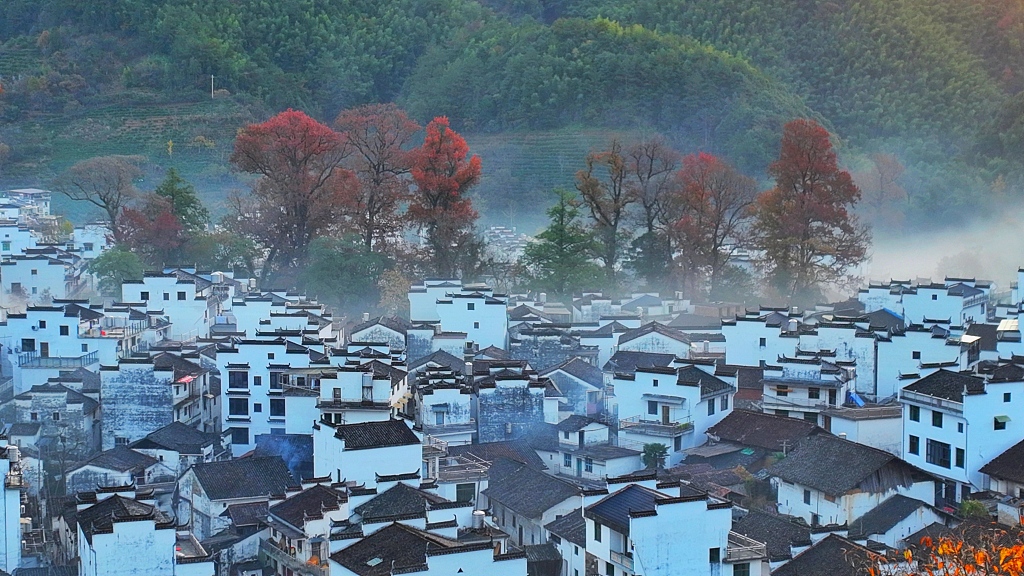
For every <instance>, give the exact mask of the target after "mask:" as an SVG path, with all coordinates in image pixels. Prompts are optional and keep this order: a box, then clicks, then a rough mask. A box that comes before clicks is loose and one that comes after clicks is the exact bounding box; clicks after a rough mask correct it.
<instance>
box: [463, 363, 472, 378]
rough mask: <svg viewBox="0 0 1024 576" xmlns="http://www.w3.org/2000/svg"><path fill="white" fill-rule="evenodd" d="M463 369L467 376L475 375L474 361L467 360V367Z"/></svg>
mask: <svg viewBox="0 0 1024 576" xmlns="http://www.w3.org/2000/svg"><path fill="white" fill-rule="evenodd" d="M463 370H464V371H465V376H466V378H472V377H473V362H472V361H467V362H466V367H465V368H464V369H463Z"/></svg>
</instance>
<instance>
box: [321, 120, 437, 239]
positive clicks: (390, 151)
mask: <svg viewBox="0 0 1024 576" xmlns="http://www.w3.org/2000/svg"><path fill="white" fill-rule="evenodd" d="M334 127H335V129H337V130H338V131H339V132H340V133H341V134H342V136H343V137H344V138H345V144H346V146H348V148H349V151H350V152H351V156H350V157H349V159H348V161H347V163H346V165H347V166H348V167H349V168H351V169H352V171H353V172H355V174H356V178H357V179H358V186H356V187H355V188H354V189H353V190H352V194H351V195H349V196H348V198H347V202H346V205H345V211H346V212H347V214H348V217H349V219H350V224H351V225H352V227H353V228H354V229H355V231H356V232H357V233H358V234H359V236H360V237H361V238H362V242H363V246H364V247H365V248H366V250H368V251H369V250H376V251H382V250H383V248H384V247H385V246H386V245H387V244H388V241H389V240H392V239H394V237H395V236H396V235H397V233H398V231H399V230H400V229H401V227H402V223H401V218H400V216H399V213H398V208H399V205H400V204H401V203H402V202H403V201H404V200H406V199H407V198H408V196H409V187H410V181H409V179H408V177H407V176H406V175H407V174H408V173H409V171H410V169H411V168H412V162H413V154H412V152H411V151H410V150H408V149H407V147H408V144H409V143H410V141H411V140H412V138H413V136H415V134H416V132H417V131H419V129H420V127H419V125H417V124H416V123H415V122H413V121H412V120H410V119H409V117H408V116H407V115H406V113H405V111H404V110H402V109H401V108H399V107H397V106H395V105H394V104H369V105H366V106H360V107H358V108H352V109H350V110H344V111H342V112H341V114H339V115H338V118H337V119H336V120H335V121H334Z"/></svg>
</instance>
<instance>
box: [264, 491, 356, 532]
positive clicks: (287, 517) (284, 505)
mask: <svg viewBox="0 0 1024 576" xmlns="http://www.w3.org/2000/svg"><path fill="white" fill-rule="evenodd" d="M346 501H347V497H346V496H345V495H344V494H342V493H341V492H338V491H337V490H334V489H333V488H330V487H328V486H324V485H322V484H317V485H315V486H311V487H309V488H307V489H305V490H303V491H302V492H299V493H298V494H296V495H294V496H292V497H290V498H287V499H285V500H284V501H283V502H279V503H277V504H275V505H273V506H271V507H270V513H271V514H273V515H274V516H276V517H278V518H280V519H281V520H284V521H285V522H287V523H288V524H291V525H292V526H294V527H295V528H298V529H299V530H302V529H303V527H304V526H305V523H306V520H307V519H312V520H319V519H321V518H323V513H324V511H329V510H338V509H339V508H340V507H341V504H342V503H344V502H346Z"/></svg>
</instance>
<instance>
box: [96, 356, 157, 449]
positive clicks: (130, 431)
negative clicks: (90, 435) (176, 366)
mask: <svg viewBox="0 0 1024 576" xmlns="http://www.w3.org/2000/svg"><path fill="white" fill-rule="evenodd" d="M100 377H101V383H100V387H101V390H102V392H101V399H100V405H101V406H102V409H103V442H102V444H103V446H102V449H103V450H109V449H111V448H113V447H114V445H115V439H116V438H119V437H120V438H127V439H128V441H129V442H134V441H135V440H139V439H140V438H143V437H145V436H146V435H147V434H149V433H151V432H153V431H155V430H158V429H160V428H162V427H164V426H166V425H168V424H170V423H171V422H172V421H173V417H174V414H173V409H172V402H173V397H172V391H171V378H172V372H171V371H169V370H167V371H161V370H155V369H154V368H153V366H152V365H148V364H141V365H140V364H135V365H132V364H121V365H120V366H119V368H118V369H117V370H101V372H100Z"/></svg>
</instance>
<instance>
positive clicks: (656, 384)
mask: <svg viewBox="0 0 1024 576" xmlns="http://www.w3.org/2000/svg"><path fill="white" fill-rule="evenodd" d="M654 387H655V388H657V387H658V379H657V378H655V379H654Z"/></svg>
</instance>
